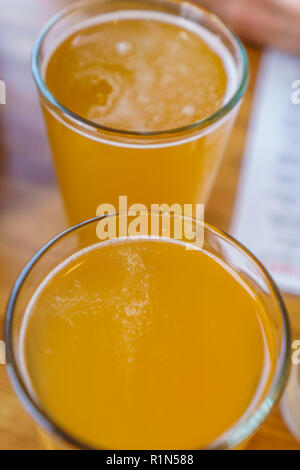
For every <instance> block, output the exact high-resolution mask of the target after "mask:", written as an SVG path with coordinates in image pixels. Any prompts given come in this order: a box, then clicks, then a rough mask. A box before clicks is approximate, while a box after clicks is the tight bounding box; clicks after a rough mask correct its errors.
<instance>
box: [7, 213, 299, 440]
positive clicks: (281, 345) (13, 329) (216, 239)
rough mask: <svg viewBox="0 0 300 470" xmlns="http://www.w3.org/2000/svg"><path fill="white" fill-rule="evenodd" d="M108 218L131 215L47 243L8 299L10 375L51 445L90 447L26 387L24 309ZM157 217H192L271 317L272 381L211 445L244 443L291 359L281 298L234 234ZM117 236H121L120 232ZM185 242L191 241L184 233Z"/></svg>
mask: <svg viewBox="0 0 300 470" xmlns="http://www.w3.org/2000/svg"><path fill="white" fill-rule="evenodd" d="M152 214H153V213H151V214H150V215H149V216H152ZM108 217H111V218H115V220H116V223H117V224H120V222H122V221H124V217H127V214H110V215H106V216H103V217H98V218H94V219H91V220H88V221H85V222H83V223H81V224H79V225H77V226H75V227H73V228H70V229H68V230H66V231H65V232H63V233H62V234H60V235H58V236H57V237H56V238H54V239H53V240H51V241H50V242H49V243H47V244H46V245H45V246H44V247H43V248H42V249H41V250H40V251H39V252H38V253H37V254H36V255H35V256H34V257H33V258H32V260H31V261H30V262H29V263H28V264H27V266H26V267H25V268H24V270H23V271H22V273H21V274H20V276H19V278H18V280H17V282H16V284H15V286H14V288H13V291H12V294H11V297H10V300H9V303H8V308H7V315H6V327H5V334H6V345H7V369H8V373H9V376H10V379H11V381H12V383H13V386H14V388H15V391H16V393H17V395H18V396H19V398H20V400H21V402H22V404H23V405H24V407H25V408H26V409H27V411H28V412H29V414H30V415H31V416H32V418H33V420H34V422H35V424H36V426H37V428H38V430H39V435H40V436H41V440H42V444H43V446H44V447H45V448H47V449H68V448H70V449H71V448H78V449H86V448H88V447H87V446H86V445H84V444H83V443H81V442H78V440H76V439H75V438H74V437H73V436H71V435H68V434H66V433H65V432H64V431H63V430H62V429H60V427H59V426H57V425H56V424H55V423H54V422H53V421H52V420H51V418H50V417H49V416H48V415H47V413H46V412H45V411H44V410H43V409H41V408H40V406H39V405H38V404H37V403H36V401H35V399H34V397H33V396H32V394H31V393H30V391H29V390H28V387H27V386H26V381H25V379H24V373H23V372H22V368H21V363H20V359H21V357H20V349H19V339H20V328H21V325H22V321H23V318H24V314H25V311H26V307H27V305H28V303H29V301H30V299H31V298H32V296H33V294H34V293H35V291H36V289H37V288H38V287H39V285H40V284H41V282H42V281H43V280H44V279H45V277H46V276H47V275H48V274H49V272H51V271H52V270H53V269H54V268H55V267H56V266H57V265H59V264H60V263H61V262H62V261H63V260H65V259H66V258H68V257H70V256H71V255H73V254H74V253H77V252H78V251H79V250H82V249H84V248H86V247H88V246H91V245H93V244H95V243H101V241H100V240H99V237H98V236H97V233H96V230H97V226H98V223H99V222H100V221H103V220H105V219H107V218H108ZM159 217H160V218H162V217H164V218H168V219H169V222H170V224H171V225H172V226H173V225H174V227H175V217H176V220H178V218H179V219H180V220H181V221H183V222H186V221H189V223H190V224H192V226H193V227H196V228H199V229H201V230H202V234H203V236H204V238H201V240H204V242H203V249H204V250H206V252H209V253H211V254H213V255H214V257H216V258H218V259H219V260H221V261H222V262H225V263H226V264H227V265H229V266H230V267H231V268H232V269H234V270H235V272H237V273H238V275H239V276H240V277H241V278H242V279H243V280H244V281H245V282H246V283H247V285H248V286H250V287H251V289H252V291H254V292H255V294H256V295H257V296H258V297H259V300H260V301H261V302H262V305H263V306H264V308H265V311H266V313H267V315H268V317H269V320H270V325H271V329H272V341H273V340H274V345H275V351H276V361H275V367H274V368H273V375H272V377H271V380H270V381H269V385H268V387H267V389H266V390H265V391H264V392H263V396H261V397H260V400H259V402H258V403H257V405H256V407H255V408H254V409H253V411H252V412H251V415H250V416H249V415H244V417H243V418H242V419H241V420H239V421H238V423H236V424H235V425H234V426H233V427H232V428H231V429H229V430H227V431H226V432H225V433H224V434H223V435H221V436H220V437H219V438H218V439H217V440H216V441H214V442H212V443H211V444H210V446H209V447H208V448H210V449H228V448H237V447H241V446H242V445H243V443H245V442H247V439H248V438H249V437H250V436H251V435H252V434H253V433H254V432H255V431H256V430H257V428H258V427H259V426H260V424H261V423H262V422H263V421H264V419H265V418H266V417H267V415H268V414H269V412H270V411H271V409H272V408H273V406H274V404H275V402H276V401H277V399H278V398H279V396H280V394H281V392H282V390H283V387H284V384H285V381H286V378H287V374H288V369H289V361H290V327H289V321H288V316H287V312H286V309H285V306H284V303H283V300H282V298H281V295H280V293H279V291H278V289H277V287H276V285H275V284H274V282H273V280H272V279H271V277H270V275H269V274H268V272H267V271H266V270H265V268H264V267H263V266H262V265H261V264H260V263H259V261H258V260H257V259H256V258H255V257H254V256H253V255H252V254H251V253H250V252H249V251H248V250H247V249H246V248H244V247H243V246H242V245H240V244H239V243H238V242H237V241H235V240H234V239H232V238H231V237H230V236H228V235H226V234H225V233H223V232H221V231H219V230H217V229H215V228H213V227H211V226H209V225H207V224H204V223H202V222H199V221H196V220H193V219H190V218H186V217H182V216H179V215H176V216H175V215H174V214H170V213H169V214H166V213H164V214H162V213H160V215H159ZM126 220H127V221H128V220H130V219H126ZM165 220H166V219H165ZM160 227H161V228H160V233H159V236H164V239H165V238H166V235H165V232H163V224H160ZM174 233H175V231H174ZM141 235H145V236H146V235H147V234H146V233H145V234H143V233H142V234H141ZM172 237H173V236H172V233H170V236H169V237H168V238H169V239H170V241H171V240H172V239H174V238H172ZM115 238H118V235H117V236H116V237H115ZM176 239H178V237H177V238H176ZM182 240H183V241H186V242H188V241H187V240H186V239H185V238H184V237H182Z"/></svg>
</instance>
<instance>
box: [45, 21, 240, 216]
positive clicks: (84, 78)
mask: <svg viewBox="0 0 300 470" xmlns="http://www.w3.org/2000/svg"><path fill="white" fill-rule="evenodd" d="M140 14H141V15H143V14H144V15H145V12H144V13H142V12H140ZM147 14H148V15H149V12H148V13H147ZM150 16H151V13H150ZM159 17H161V18H162V21H158V20H156V19H151V18H148V19H146V18H143V17H141V18H140V19H138V18H135V19H130V18H127V19H126V18H123V19H119V20H118V17H117V16H116V19H115V20H114V21H108V22H102V23H95V24H91V25H89V26H83V27H82V28H81V29H79V30H77V31H75V32H73V33H72V34H70V36H69V37H67V38H65V39H64V40H63V41H62V42H61V43H60V44H59V45H58V46H57V47H56V49H54V51H53V52H52V55H51V56H50V57H49V60H47V64H46V66H45V73H44V75H45V81H46V84H47V86H48V88H49V90H50V91H51V93H52V94H53V95H54V96H55V97H56V99H57V100H58V101H59V102H60V103H61V104H62V105H64V106H65V107H67V108H68V109H70V110H71V111H73V112H74V113H76V114H77V115H79V116H81V117H83V118H85V119H88V120H89V121H92V122H94V123H97V124H101V125H104V126H108V127H112V128H115V129H122V130H127V131H143V132H145V131H147V132H149V131H162V130H167V129H174V128H178V127H180V126H185V125H189V124H192V123H195V122H196V121H198V120H201V119H204V118H206V117H208V116H210V115H211V114H213V113H214V112H216V111H217V110H218V109H220V108H221V107H222V105H223V103H224V100H226V99H227V98H226V96H227V95H228V93H229V94H230V89H231V88H232V83H233V82H234V79H233V77H234V76H235V74H236V72H235V70H234V66H233V65H232V64H231V68H230V66H229V65H228V64H229V63H230V60H229V59H230V55H229V52H228V51H227V50H225V46H220V45H219V46H216V45H215V42H214V41H216V38H214V37H213V36H212V35H211V33H209V32H208V31H206V30H205V29H199V34H196V33H195V32H194V31H192V30H189V29H187V28H185V26H186V25H188V26H190V22H189V21H188V20H185V22H184V23H183V24H184V27H182V26H180V25H179V24H175V23H174V24H172V23H171V22H167V21H169V20H170V17H171V18H174V17H172V16H171V15H164V14H162V15H160V16H159ZM155 18H156V17H155ZM175 18H176V17H175ZM172 21H173V20H172ZM191 24H192V23H191ZM212 37H213V39H212ZM213 44H214V46H213ZM218 47H219V48H220V47H221V49H220V50H221V51H222V54H224V57H223V56H221V55H220V54H219V53H218ZM224 51H225V52H224ZM232 67H233V70H232ZM229 71H230V72H229ZM229 75H230V76H231V78H230V79H229ZM235 78H236V77H235ZM45 118H46V123H47V127H48V133H49V137H50V142H51V146H52V151H53V156H54V159H55V164H56V168H57V174H58V180H59V183H60V186H61V188H62V193H63V197H64V200H65V205H66V208H67V212H68V216H69V220H70V222H71V223H76V222H79V221H82V220H83V219H87V218H89V217H92V216H94V215H95V214H96V209H97V207H98V205H99V204H101V203H111V204H113V205H114V206H115V208H116V210H117V208H118V198H119V195H127V196H128V202H129V204H132V203H143V204H146V205H147V206H148V207H150V205H151V204H154V203H168V204H173V203H179V204H185V203H193V204H195V203H196V202H205V200H206V198H207V196H208V194H209V191H210V189H211V186H212V183H213V180H214V176H215V174H216V171H217V169H218V166H219V163H220V158H221V156H222V153H223V150H224V146H225V143H226V141H227V137H228V134H229V131H230V128H231V125H232V122H233V118H234V116H230V118H229V119H228V120H226V122H225V123H223V124H222V125H221V126H220V127H218V128H217V129H215V130H214V131H213V132H210V133H208V134H207V135H205V136H203V137H201V138H199V139H197V140H194V141H192V142H188V143H180V142H179V144H178V142H177V145H172V143H173V142H172V139H173V138H172V136H169V137H170V145H169V144H167V146H163V145H161V144H160V139H159V138H158V140H157V141H156V142H154V143H156V147H155V148H153V147H151V145H148V144H147V138H146V137H145V139H144V140H143V139H142V140H141V141H139V147H137V146H136V145H135V144H136V141H135V140H133V141H132V143H131V144H130V145H128V142H127V143H125V144H124V143H123V145H122V146H121V147H119V146H115V145H110V144H108V143H104V142H103V140H101V137H102V138H103V132H102V133H101V132H100V131H99V132H98V133H97V132H96V134H95V135H94V139H92V138H91V137H90V136H88V135H87V134H84V135H83V134H80V133H78V132H76V131H75V130H74V128H70V127H68V126H66V124H65V123H64V122H62V121H60V120H58V119H57V118H56V117H55V116H54V115H53V114H51V113H50V112H49V110H48V108H45ZM115 140H116V141H117V140H118V137H117V136H116V138H115ZM148 143H149V142H148ZM140 147H142V148H140Z"/></svg>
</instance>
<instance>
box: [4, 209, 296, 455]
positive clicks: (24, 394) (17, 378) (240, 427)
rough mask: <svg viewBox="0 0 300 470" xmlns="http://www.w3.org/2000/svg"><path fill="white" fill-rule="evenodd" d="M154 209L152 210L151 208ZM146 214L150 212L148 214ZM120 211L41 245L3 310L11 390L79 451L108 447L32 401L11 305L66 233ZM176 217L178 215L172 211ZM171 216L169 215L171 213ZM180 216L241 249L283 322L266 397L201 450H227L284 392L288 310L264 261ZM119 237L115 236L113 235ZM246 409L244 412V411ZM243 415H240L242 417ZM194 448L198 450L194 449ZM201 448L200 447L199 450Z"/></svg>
mask: <svg viewBox="0 0 300 470" xmlns="http://www.w3.org/2000/svg"><path fill="white" fill-rule="evenodd" d="M151 212H153V211H151ZM148 214H149V213H148ZM120 215H122V212H115V213H110V214H106V215H102V216H99V217H94V218H92V219H88V220H85V221H83V222H81V223H79V224H77V225H75V226H73V227H70V228H68V229H66V230H64V231H63V232H61V233H60V234H58V235H57V236H55V237H54V238H52V239H51V240H50V241H49V242H47V243H46V244H45V245H43V246H42V248H40V249H39V250H38V251H37V252H36V254H35V255H34V256H33V257H32V258H31V259H30V261H29V262H28V263H27V264H26V266H25V267H24V268H23V270H22V271H21V273H20V275H19V276H18V278H17V280H16V282H15V284H14V286H13V289H12V291H11V295H10V298H9V301H8V305H7V309H6V316H5V342H6V354H7V371H8V375H9V378H10V380H11V382H12V384H13V387H14V390H15V392H16V394H17V396H18V398H19V399H20V401H21V403H22V405H23V406H24V408H25V409H26V410H27V412H28V413H29V414H30V416H31V417H32V418H33V420H34V422H35V423H37V424H38V425H39V426H41V427H42V428H43V429H44V430H45V431H46V432H47V433H49V434H52V435H53V436H54V439H56V440H57V439H58V440H61V441H63V442H65V443H66V444H67V445H70V446H72V447H75V448H78V449H82V450H109V449H101V448H94V447H92V446H90V445H89V444H87V443H85V442H84V441H81V440H80V439H77V438H76V437H74V435H72V433H70V432H69V431H66V430H64V429H63V427H62V426H61V425H59V424H57V423H55V420H54V419H52V418H51V416H50V415H49V414H48V413H46V412H45V411H44V410H43V408H42V407H41V406H40V405H39V404H38V403H36V402H35V401H34V398H33V396H32V394H31V393H30V392H29V390H28V387H27V386H26V385H25V382H24V380H23V378H22V373H21V371H20V370H19V369H20V368H19V366H18V364H17V360H16V358H15V354H14V348H13V337H12V334H13V328H12V323H13V316H14V308H15V304H16V302H17V299H18V295H19V292H20V290H21V288H22V286H23V283H24V281H25V280H26V278H27V276H28V274H29V273H30V272H31V270H32V268H33V267H34V266H35V264H36V263H37V262H38V261H39V259H40V258H41V257H42V256H43V255H44V254H45V253H46V252H47V251H48V250H49V249H50V248H51V247H52V246H53V245H55V244H56V243H57V242H59V241H60V240H61V239H63V238H64V237H65V236H68V235H69V234H71V233H72V232H75V231H77V230H79V229H81V228H82V227H85V226H89V225H90V224H95V223H98V222H99V221H101V220H103V219H104V218H107V217H120ZM174 215H175V216H178V214H174ZM170 216H172V214H171V213H170ZM179 216H180V217H181V218H183V219H184V218H188V219H189V220H192V221H194V222H195V223H197V224H201V225H203V227H204V229H207V230H208V231H209V232H210V233H212V234H213V235H214V236H215V237H218V238H221V239H222V240H225V241H226V242H227V243H229V244H230V245H231V246H234V247H236V248H237V249H238V250H239V251H240V252H242V253H243V254H244V255H246V256H247V258H248V259H250V261H251V262H252V263H254V264H255V265H256V267H258V268H259V270H260V271H261V273H262V275H264V276H265V277H266V279H267V281H268V283H269V286H270V291H271V292H272V293H273V294H274V297H275V300H276V303H277V305H278V306H279V310H280V315H281V319H282V325H283V328H282V329H283V332H282V343H281V345H280V354H279V359H278V361H276V368H275V370H274V374H273V377H272V380H271V383H270V385H269V387H268V390H267V393H266V396H265V397H264V399H263V400H262V402H261V403H260V404H259V405H258V407H257V408H256V409H255V410H254V411H253V412H252V413H251V414H250V416H248V417H247V419H246V420H245V421H244V422H242V423H240V422H239V420H238V421H237V422H235V423H234V424H233V425H232V426H231V427H230V428H228V429H226V430H225V431H224V432H223V433H222V434H221V435H220V436H219V437H217V438H216V439H215V440H214V441H213V442H212V443H211V444H209V445H208V446H207V447H205V448H204V449H203V450H217V449H228V448H233V447H235V446H237V445H238V444H239V443H241V442H242V441H244V440H246V439H247V438H249V437H250V436H251V435H252V434H253V433H254V432H255V431H256V430H257V429H258V428H259V426H260V425H261V424H262V423H263V421H264V420H265V418H266V417H267V416H268V415H269V413H270V411H271V409H272V408H273V407H274V405H275V404H276V402H277V400H278V399H279V398H280V396H281V393H282V391H283V388H284V385H285V383H286V381H287V378H288V371H289V367H290V354H289V348H290V344H291V329H290V323H289V317H288V313H287V310H286V307H285V304H284V301H283V299H282V296H281V293H280V291H279V289H278V287H277V285H276V284H275V282H274V281H273V279H272V277H271V275H270V274H269V272H268V271H267V270H266V268H265V267H264V266H263V264H262V263H261V262H260V261H259V260H258V259H257V258H256V257H255V255H253V254H252V253H251V251H249V250H248V249H247V248H246V247H244V246H243V245H242V244H241V243H240V242H239V241H237V240H236V239H235V238H234V237H232V236H231V235H228V234H227V233H226V232H224V231H222V230H220V229H217V228H215V227H213V226H211V225H209V224H207V223H206V222H201V221H199V220H196V219H194V218H191V217H185V216H182V215H179ZM116 239H118V237H117V238H116ZM246 412H247V410H246V411H245V413H246ZM242 418H243V416H241V417H240V419H242ZM194 450H197V449H194ZM199 450H200V449H199Z"/></svg>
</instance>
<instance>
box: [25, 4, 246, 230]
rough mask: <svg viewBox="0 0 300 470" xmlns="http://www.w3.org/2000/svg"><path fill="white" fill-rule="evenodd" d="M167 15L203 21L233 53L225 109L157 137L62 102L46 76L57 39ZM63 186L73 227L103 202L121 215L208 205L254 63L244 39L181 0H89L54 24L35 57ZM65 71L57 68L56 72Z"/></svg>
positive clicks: (39, 41) (40, 41) (35, 71)
mask: <svg viewBox="0 0 300 470" xmlns="http://www.w3.org/2000/svg"><path fill="white" fill-rule="evenodd" d="M130 10H143V11H144V10H148V11H154V12H164V13H168V14H171V15H175V16H176V17H182V18H185V19H187V20H189V21H191V22H193V23H195V24H199V25H201V26H203V27H204V28H206V29H207V30H208V31H210V32H211V33H213V34H214V35H216V36H218V38H219V39H220V40H221V41H222V42H223V45H224V46H225V47H226V48H227V49H228V51H229V53H230V55H231V57H232V59H233V62H234V65H235V67H236V73H237V86H236V89H235V90H234V93H233V94H232V96H231V97H229V98H228V100H227V102H225V103H224V105H223V106H222V108H221V109H219V110H218V111H217V112H216V113H214V114H213V115H211V116H208V117H207V118H206V119H204V120H202V121H199V122H195V123H193V124H192V125H189V126H186V127H182V128H178V129H170V130H164V131H159V132H135V131H126V130H119V129H111V128H108V127H105V126H101V125H99V124H96V123H95V122H91V121H88V120H87V119H83V118H82V117H81V116H78V115H76V114H75V113H74V112H72V111H71V110H70V109H67V108H65V107H64V106H63V105H62V104H61V103H59V102H58V101H57V100H56V98H55V96H53V95H52V94H51V92H50V91H49V89H48V88H47V85H46V83H45V81H44V77H43V69H44V67H45V62H47V58H48V57H49V51H50V54H51V53H52V51H53V47H54V46H55V44H57V43H58V42H59V39H60V38H61V37H62V36H64V37H65V35H66V33H67V31H68V30H69V29H71V28H74V27H75V26H78V25H79V24H80V23H81V22H82V21H83V20H87V19H90V18H94V17H97V16H99V15H102V14H105V13H110V12H124V11H130ZM32 71H33V76H34V79H35V82H36V85H37V88H38V91H39V96H40V100H41V105H42V109H43V112H44V117H45V122H46V126H47V130H48V136H49V141H50V145H51V149H52V154H53V158H54V163H55V167H56V172H57V178H58V182H59V185H60V188H61V192H62V196H63V200H64V204H65V208H66V213H67V216H68V219H69V222H70V223H71V225H74V224H76V223H79V222H81V221H83V220H86V219H87V218H90V217H94V216H95V215H96V209H97V207H98V205H99V204H100V203H109V204H113V205H114V207H115V208H116V210H118V198H119V195H126V196H128V204H129V205H131V204H134V203H140V204H145V205H146V206H147V207H148V208H149V209H150V205H151V204H155V203H158V204H160V203H167V204H174V203H178V204H182V205H183V204H196V203H205V202H206V200H207V198H208V196H209V194H210V191H211V189H212V185H213V182H214V180H215V177H216V174H217V171H218V168H219V166H220V163H221V159H222V156H223V154H224V150H225V147H226V143H227V140H228V137H229V135H230V131H231V128H232V126H233V123H234V121H235V118H236V115H237V112H238V109H239V105H240V103H241V99H242V97H243V95H244V92H245V90H246V87H247V83H248V61H247V56H246V53H245V50H244V47H243V45H242V44H241V42H240V40H239V39H238V38H237V37H236V36H235V35H234V34H233V33H232V32H231V31H230V30H229V29H228V28H227V27H226V26H225V25H224V24H223V23H222V22H221V21H220V20H219V19H218V18H216V17H215V16H214V15H212V14H211V13H209V12H208V11H207V10H204V9H202V8H201V7H200V6H199V4H198V2H193V1H190V2H189V1H185V2H182V1H179V0H133V1H126V0H113V1H112V0H86V1H81V2H75V3H73V4H72V5H71V6H70V7H68V8H67V9H65V10H63V11H62V12H61V13H59V14H58V15H57V16H55V17H54V18H53V19H51V20H50V22H49V23H48V24H47V25H46V26H45V28H44V29H43V30H42V32H41V34H40V35H39V37H38V39H37V41H36V44H35V46H34V49H33V53H32ZM58 73H59V71H58Z"/></svg>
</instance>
